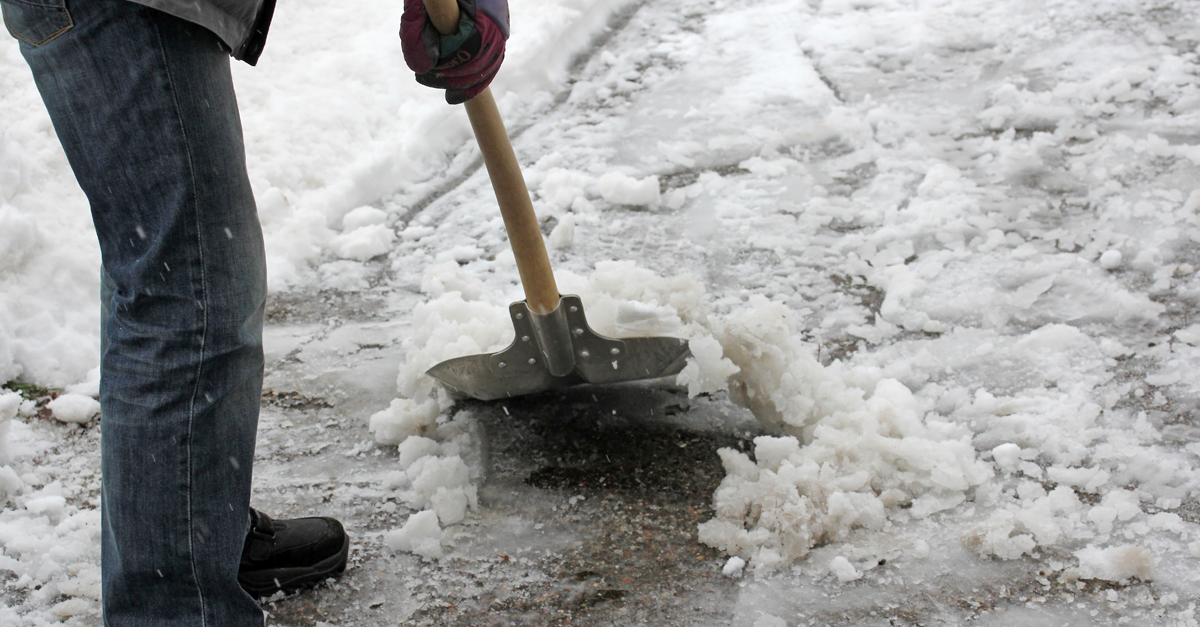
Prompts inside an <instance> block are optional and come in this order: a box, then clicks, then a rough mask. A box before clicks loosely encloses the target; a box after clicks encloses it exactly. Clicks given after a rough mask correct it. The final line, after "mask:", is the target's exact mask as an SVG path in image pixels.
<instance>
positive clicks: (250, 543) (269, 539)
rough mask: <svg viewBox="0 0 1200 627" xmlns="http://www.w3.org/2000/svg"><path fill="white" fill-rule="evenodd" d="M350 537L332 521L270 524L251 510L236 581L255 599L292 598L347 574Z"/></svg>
mask: <svg viewBox="0 0 1200 627" xmlns="http://www.w3.org/2000/svg"><path fill="white" fill-rule="evenodd" d="M349 552H350V538H349V537H347V536H346V531H345V530H344V529H342V523H340V522H338V521H336V520H334V519H332V518H296V519H294V520H271V519H270V518H269V517H267V515H266V514H264V513H262V512H260V511H258V510H255V509H251V510H250V533H249V534H247V535H246V545H245V548H243V549H242V564H241V567H240V569H239V570H238V583H239V584H241V585H242V589H243V590H245V591H246V592H249V593H250V594H251V595H252V596H254V597H265V596H269V595H271V594H274V593H276V592H279V591H280V590H282V591H283V592H284V593H285V594H290V593H292V592H295V591H296V590H299V589H301V588H304V587H305V586H308V585H310V584H314V583H317V582H320V581H324V580H325V579H327V578H329V577H333V576H335V575H337V574H338V573H341V572H342V571H344V570H346V556H347V555H348V554H349Z"/></svg>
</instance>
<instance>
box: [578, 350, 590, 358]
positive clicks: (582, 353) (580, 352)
mask: <svg viewBox="0 0 1200 627" xmlns="http://www.w3.org/2000/svg"><path fill="white" fill-rule="evenodd" d="M579 356H580V357H584V358H587V357H591V356H592V354H591V353H589V352H587V351H579Z"/></svg>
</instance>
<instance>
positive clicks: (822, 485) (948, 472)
mask: <svg viewBox="0 0 1200 627" xmlns="http://www.w3.org/2000/svg"><path fill="white" fill-rule="evenodd" d="M714 326H715V327H716V329H717V337H718V338H719V339H720V340H721V343H722V346H723V347H724V348H725V353H726V355H728V357H729V358H730V359H731V360H732V361H733V363H735V364H736V365H737V366H738V367H739V368H740V369H741V371H740V372H738V373H737V374H735V375H733V376H732V377H731V379H730V385H729V389H730V396H731V397H732V398H733V399H734V400H736V401H738V402H740V403H742V404H745V405H746V406H747V407H749V408H750V409H751V410H752V411H753V412H754V414H755V416H756V417H758V418H759V421H760V422H761V423H762V424H763V425H764V426H765V427H767V428H768V429H770V430H771V431H773V432H775V433H777V434H780V435H781V437H772V436H762V437H759V438H755V440H754V445H755V448H754V457H755V459H754V461H752V460H751V459H750V457H749V456H748V455H746V454H744V453H741V452H739V451H736V450H734V449H722V450H721V451H720V454H721V460H722V462H723V464H724V466H725V471H726V473H727V476H726V478H725V479H724V480H723V481H722V482H721V486H720V487H719V488H718V489H717V493H716V495H715V498H714V501H715V505H714V506H715V509H716V517H715V518H714V519H713V520H711V521H709V522H706V523H704V524H702V525H701V526H700V541H701V542H704V543H705V544H708V545H710V546H714V547H716V548H719V549H721V550H723V551H725V552H726V553H729V554H733V555H738V556H740V557H742V558H745V559H746V560H748V561H749V562H750V563H751V565H753V566H754V567H755V568H757V569H771V568H774V567H777V566H780V565H783V564H787V563H790V562H792V561H794V560H796V559H799V558H802V557H804V556H805V555H807V554H808V552H809V551H810V550H811V549H812V547H814V546H816V545H818V544H822V543H826V542H830V541H834V540H839V539H844V538H845V537H846V536H847V535H848V534H849V533H850V531H851V530H853V529H855V528H867V529H874V530H880V529H883V528H884V526H885V524H886V522H887V520H888V518H889V516H891V515H893V514H894V513H896V512H900V511H902V510H904V511H907V514H906V515H911V516H913V517H916V518H924V517H927V516H929V515H931V514H934V513H936V512H939V511H942V510H946V509H949V508H952V507H954V506H956V505H958V504H959V503H962V502H963V501H964V500H965V499H966V494H967V491H968V490H970V489H972V488H974V487H975V486H978V485H980V484H982V483H984V482H985V481H987V480H988V479H989V478H991V476H992V472H991V470H990V469H989V468H988V467H987V465H986V464H984V463H982V462H981V461H980V460H978V459H977V458H976V455H975V449H974V447H973V446H972V445H971V441H970V433H969V432H968V431H966V430H965V429H962V428H961V427H959V426H957V425H955V424H953V423H951V422H948V421H945V420H944V419H939V417H938V416H936V414H933V413H930V411H929V410H930V409H931V408H930V407H928V406H927V405H925V404H923V403H922V401H921V400H920V399H918V398H916V397H914V395H913V394H912V392H910V391H909V389H908V388H907V387H905V386H904V385H903V384H901V383H900V382H898V381H896V380H893V379H882V380H877V375H876V374H874V373H871V372H869V371H866V372H864V371H851V370H847V369H844V368H841V367H840V366H831V367H829V368H825V367H822V366H821V365H820V363H818V362H817V361H816V359H815V357H814V356H813V355H812V353H811V351H810V350H809V349H808V348H807V347H806V346H804V345H803V344H802V343H801V342H800V340H799V339H798V337H797V335H796V332H795V329H794V328H793V326H792V322H791V315H790V313H789V311H788V310H787V309H786V308H784V307H782V306H780V305H778V304H773V303H770V302H768V301H767V300H766V299H764V298H761V297H755V298H753V299H752V300H751V302H750V308H749V309H748V310H747V311H746V312H744V313H741V314H739V315H736V316H733V317H732V318H730V319H729V320H727V321H723V322H720V323H718V324H716V325H714ZM870 383H874V386H873V391H872V393H871V395H870V397H869V398H865V399H864V393H863V388H862V387H856V385H857V386H863V387H866V386H867V384H870ZM802 444H803V446H802ZM847 565H849V564H847ZM852 568H853V567H851V569H852ZM847 573H848V571H846V570H845V569H844V568H843V569H842V570H841V571H838V577H839V578H841V579H842V580H843V581H846V580H848V579H845V577H846V576H849V575H848V574H847Z"/></svg>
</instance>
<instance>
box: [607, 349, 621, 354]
mask: <svg viewBox="0 0 1200 627" xmlns="http://www.w3.org/2000/svg"><path fill="white" fill-rule="evenodd" d="M609 352H610V353H612V354H614V355H620V354H621V349H619V348H614V349H612V350H611V351H609Z"/></svg>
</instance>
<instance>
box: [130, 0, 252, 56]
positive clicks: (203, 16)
mask: <svg viewBox="0 0 1200 627" xmlns="http://www.w3.org/2000/svg"><path fill="white" fill-rule="evenodd" d="M131 1H132V2H136V3H138V4H143V5H146V6H148V7H151V8H154V9H158V10H159V11H162V12H164V13H169V14H171V15H174V16H175V17H178V18H181V19H185V20H187V21H189V22H194V23H196V24H199V25H201V26H203V27H205V28H207V29H208V30H211V31H212V32H214V33H216V34H217V36H218V37H220V38H221V40H222V41H224V42H225V45H226V46H228V47H229V51H230V54H232V55H233V58H235V59H238V60H239V61H245V62H246V63H249V64H250V65H254V64H255V63H258V56H259V55H260V54H262V50H263V45H265V44H266V42H267V29H268V28H270V26H271V16H272V15H273V14H274V13H275V0H131Z"/></svg>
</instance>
